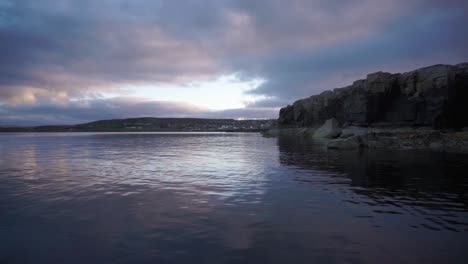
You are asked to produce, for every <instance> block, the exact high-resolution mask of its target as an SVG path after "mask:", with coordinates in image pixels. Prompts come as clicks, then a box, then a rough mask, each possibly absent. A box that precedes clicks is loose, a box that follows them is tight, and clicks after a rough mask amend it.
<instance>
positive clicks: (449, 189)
mask: <svg viewBox="0 0 468 264" xmlns="http://www.w3.org/2000/svg"><path fill="white" fill-rule="evenodd" d="M277 144H278V147H279V151H280V158H279V159H280V163H281V164H283V165H286V166H291V167H296V168H298V169H300V170H306V171H311V172H314V173H312V174H298V176H297V177H296V178H295V180H296V181H300V182H307V183H310V184H314V183H321V184H323V183H324V182H328V183H329V184H341V185H346V186H347V187H349V188H345V189H343V191H344V192H346V191H352V193H353V194H351V195H350V196H349V197H348V198H346V199H344V200H343V201H344V202H348V203H352V204H365V205H366V206H369V207H371V208H372V207H375V209H373V210H372V212H373V213H374V214H377V215H378V214H405V215H411V216H415V217H416V218H417V219H423V220H424V221H423V222H420V223H410V225H411V227H413V228H422V229H429V230H433V231H440V230H449V231H454V232H467V231H468V221H467V219H466V217H465V218H463V217H460V215H459V214H464V215H465V216H466V213H467V212H468V177H467V173H466V172H467V171H468V163H467V160H468V155H466V154H456V153H442V152H433V151H423V150H419V151H414V150H368V149H364V150H356V151H339V150H327V149H326V148H324V147H323V146H321V145H318V144H313V143H310V142H309V143H308V142H304V141H303V140H300V139H297V138H288V137H282V138H278V141H277ZM317 175H322V176H323V177H322V178H319V179H317ZM362 217H366V216H362ZM367 217H372V216H367Z"/></svg>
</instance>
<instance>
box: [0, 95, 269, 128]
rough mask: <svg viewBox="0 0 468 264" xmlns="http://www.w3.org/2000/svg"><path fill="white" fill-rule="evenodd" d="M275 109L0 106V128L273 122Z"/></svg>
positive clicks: (124, 101) (139, 102) (91, 103)
mask: <svg viewBox="0 0 468 264" xmlns="http://www.w3.org/2000/svg"><path fill="white" fill-rule="evenodd" d="M276 114H277V109H271V108H261V107H253V108H241V109H229V110H219V111H216V110H210V109H206V108H202V107H198V106H195V105H192V104H188V103H183V102H167V101H149V100H144V99H134V98H133V99H129V98H112V99H91V100H80V101H73V102H68V103H66V104H53V103H44V104H34V105H0V115H1V116H2V119H1V120H0V126H8V125H24V126H31V125H43V124H78V123H85V122H89V121H94V120H102V119H112V118H130V117H147V116H155V117H202V118H235V119H238V118H244V119H245V118H258V117H263V118H275V116H276Z"/></svg>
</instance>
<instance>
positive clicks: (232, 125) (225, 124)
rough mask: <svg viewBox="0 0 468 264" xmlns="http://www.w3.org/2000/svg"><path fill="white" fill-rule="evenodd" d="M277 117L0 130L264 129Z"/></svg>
mask: <svg viewBox="0 0 468 264" xmlns="http://www.w3.org/2000/svg"><path fill="white" fill-rule="evenodd" d="M275 122H276V120H234V119H203V118H156V117H140V118H127V119H111V120H99V121H94V122H90V123H85V124H78V125H57V126H35V127H0V132H151V131H154V132H158V131H161V132H165V131H167V132H183V131H187V132H196V131H200V132H211V131H212V132H216V131H225V132H229V131H234V132H236V131H239V132H243V131H245V132H255V131H263V130H266V129H268V128H270V127H271V126H273V125H274V124H275Z"/></svg>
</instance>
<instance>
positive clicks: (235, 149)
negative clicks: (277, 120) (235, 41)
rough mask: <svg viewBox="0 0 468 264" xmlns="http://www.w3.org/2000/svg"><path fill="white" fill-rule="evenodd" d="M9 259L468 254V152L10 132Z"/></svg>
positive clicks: (1, 162)
mask: <svg viewBox="0 0 468 264" xmlns="http://www.w3.org/2000/svg"><path fill="white" fill-rule="evenodd" d="M0 153H1V159H0V235H1V237H2V238H3V242H2V243H0V263H41V262H42V263H50V262H66V263H83V262H87V263H103V262H112V263H142V262H143V263H144V262H150V263H154V262H158V263H197V262H199V263H239V262H242V263H285V262H286V263H311V262H317V263H354V262H357V263H375V262H377V261H378V262H380V263H395V262H408V263H414V262H431V263H445V262H451V263H457V262H458V263H464V260H465V259H466V257H468V253H466V250H465V245H466V243H467V242H468V236H467V235H468V196H467V190H468V178H467V177H466V176H465V174H466V171H467V169H468V164H467V160H468V156H466V155H458V154H443V153H430V152H414V151H403V152H402V151H400V152H395V151H363V152H339V151H326V150H324V149H322V148H320V147H317V146H314V145H309V144H305V143H304V142H300V141H297V140H295V139H287V138H286V139H285V138H281V139H271V138H263V137H261V136H260V135H258V134H243V133H208V134H203V133H175V134H172V133H139V134H125V133H68V134H67V133H43V134H0Z"/></svg>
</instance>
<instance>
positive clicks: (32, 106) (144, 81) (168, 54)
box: [0, 0, 468, 123]
mask: <svg viewBox="0 0 468 264" xmlns="http://www.w3.org/2000/svg"><path fill="white" fill-rule="evenodd" d="M466 24H468V4H467V3H466V1H461V0H460V1H457V0H448V1H436V0H405V1H403V0H388V1H375V0H360V1H358V0H348V1H340V0H332V1H330V0H315V1H309V0H292V1H288V2H285V1H280V0H258V1H250V0H200V1H191V0H181V1H168V0H158V1H149V0H134V1H126V0H102V1H93V0H80V1H77V0H63V1H59V2H57V1H52V0H34V1H33V0H14V1H13V0H10V1H8V0H3V1H1V2H0V109H3V110H2V111H0V117H1V118H0V119H2V120H20V119H22V120H30V121H31V120H44V122H48V123H49V122H52V121H53V120H55V121H57V122H75V121H79V120H88V119H90V118H96V119H100V118H110V117H124V116H125V117H126V116H129V115H135V116H142V115H146V114H152V115H159V114H163V113H165V114H173V115H174V116H177V115H180V114H181V113H183V114H186V115H191V116H193V115H198V114H200V115H202V114H205V115H207V116H209V115H208V114H207V112H206V111H205V110H202V111H199V109H198V110H197V109H196V108H197V107H193V106H191V107H188V106H189V105H190V102H183V105H181V104H180V103H175V102H161V101H157V100H153V101H151V102H152V103H148V102H149V100H146V101H144V102H143V101H141V100H139V99H132V98H131V95H125V93H124V91H121V88H122V87H127V86H133V87H138V86H139V85H151V86H153V87H156V88H155V89H156V91H157V87H158V85H167V84H170V85H171V86H180V87H185V88H181V89H186V85H185V84H186V83H189V82H193V81H202V80H208V79H216V78H217V77H219V76H222V75H226V74H227V75H229V74H233V73H236V74H237V75H238V76H242V78H244V79H245V80H252V79H256V78H261V79H265V80H266V82H265V83H264V84H262V85H261V86H259V87H258V88H256V89H254V90H251V91H249V93H252V94H255V95H259V96H260V98H264V99H262V100H257V101H255V102H249V103H247V106H246V109H236V110H226V111H221V112H219V111H218V112H215V113H212V115H213V116H217V117H223V116H225V117H241V116H240V115H245V116H250V117H264V116H265V117H266V116H268V117H270V115H271V113H272V112H274V111H277V108H278V107H280V106H283V105H286V104H288V103H291V102H292V101H294V100H296V99H299V98H302V97H305V96H310V95H312V94H315V93H318V92H320V91H323V90H325V89H332V88H336V87H340V86H344V85H347V84H350V83H351V82H352V81H353V80H355V79H358V78H363V77H365V75H366V74H367V73H369V72H374V71H379V70H385V71H392V72H399V71H406V70H411V69H413V68H417V67H421V66H427V65H430V64H436V63H458V62H462V61H467V60H468V48H467V47H468V35H467V34H466V33H465V31H466V28H465V27H466V26H465V25H466ZM220 89H223V88H222V87H220ZM108 92H112V93H117V94H119V93H120V94H121V96H125V99H119V100H123V101H122V102H119V104H121V106H122V107H123V108H125V109H128V111H127V112H124V111H120V112H119V111H117V110H112V111H111V110H109V109H113V108H105V107H104V108H103V106H102V105H101V104H105V103H109V102H112V103H116V102H115V101H113V100H110V99H104V98H103V97H102V94H103V93H108ZM200 96H203V94H200ZM2 104H3V105H2ZM79 104H88V105H89V108H82V107H79ZM148 104H149V105H151V107H150V106H148ZM155 105H157V107H156V106H155ZM163 106H164V107H163ZM187 107H188V108H187ZM87 109H89V110H87ZM158 109H162V110H158ZM169 109H172V110H174V111H175V110H176V109H178V110H177V111H176V112H171V111H172V110H171V111H170V110H169ZM68 110H70V113H69V114H65V113H67V112H66V111H68ZM101 110H102V111H101ZM5 111H7V113H8V114H7V113H6V112H5ZM28 111H29V112H28ZM63 111H65V112H63ZM77 111H79V112H80V114H79V116H76V115H77V114H75V112H77ZM180 111H181V112H180ZM28 118H29V119H28ZM67 120H68V121H67ZM25 122H26V121H25ZM28 122H29V121H28Z"/></svg>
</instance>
